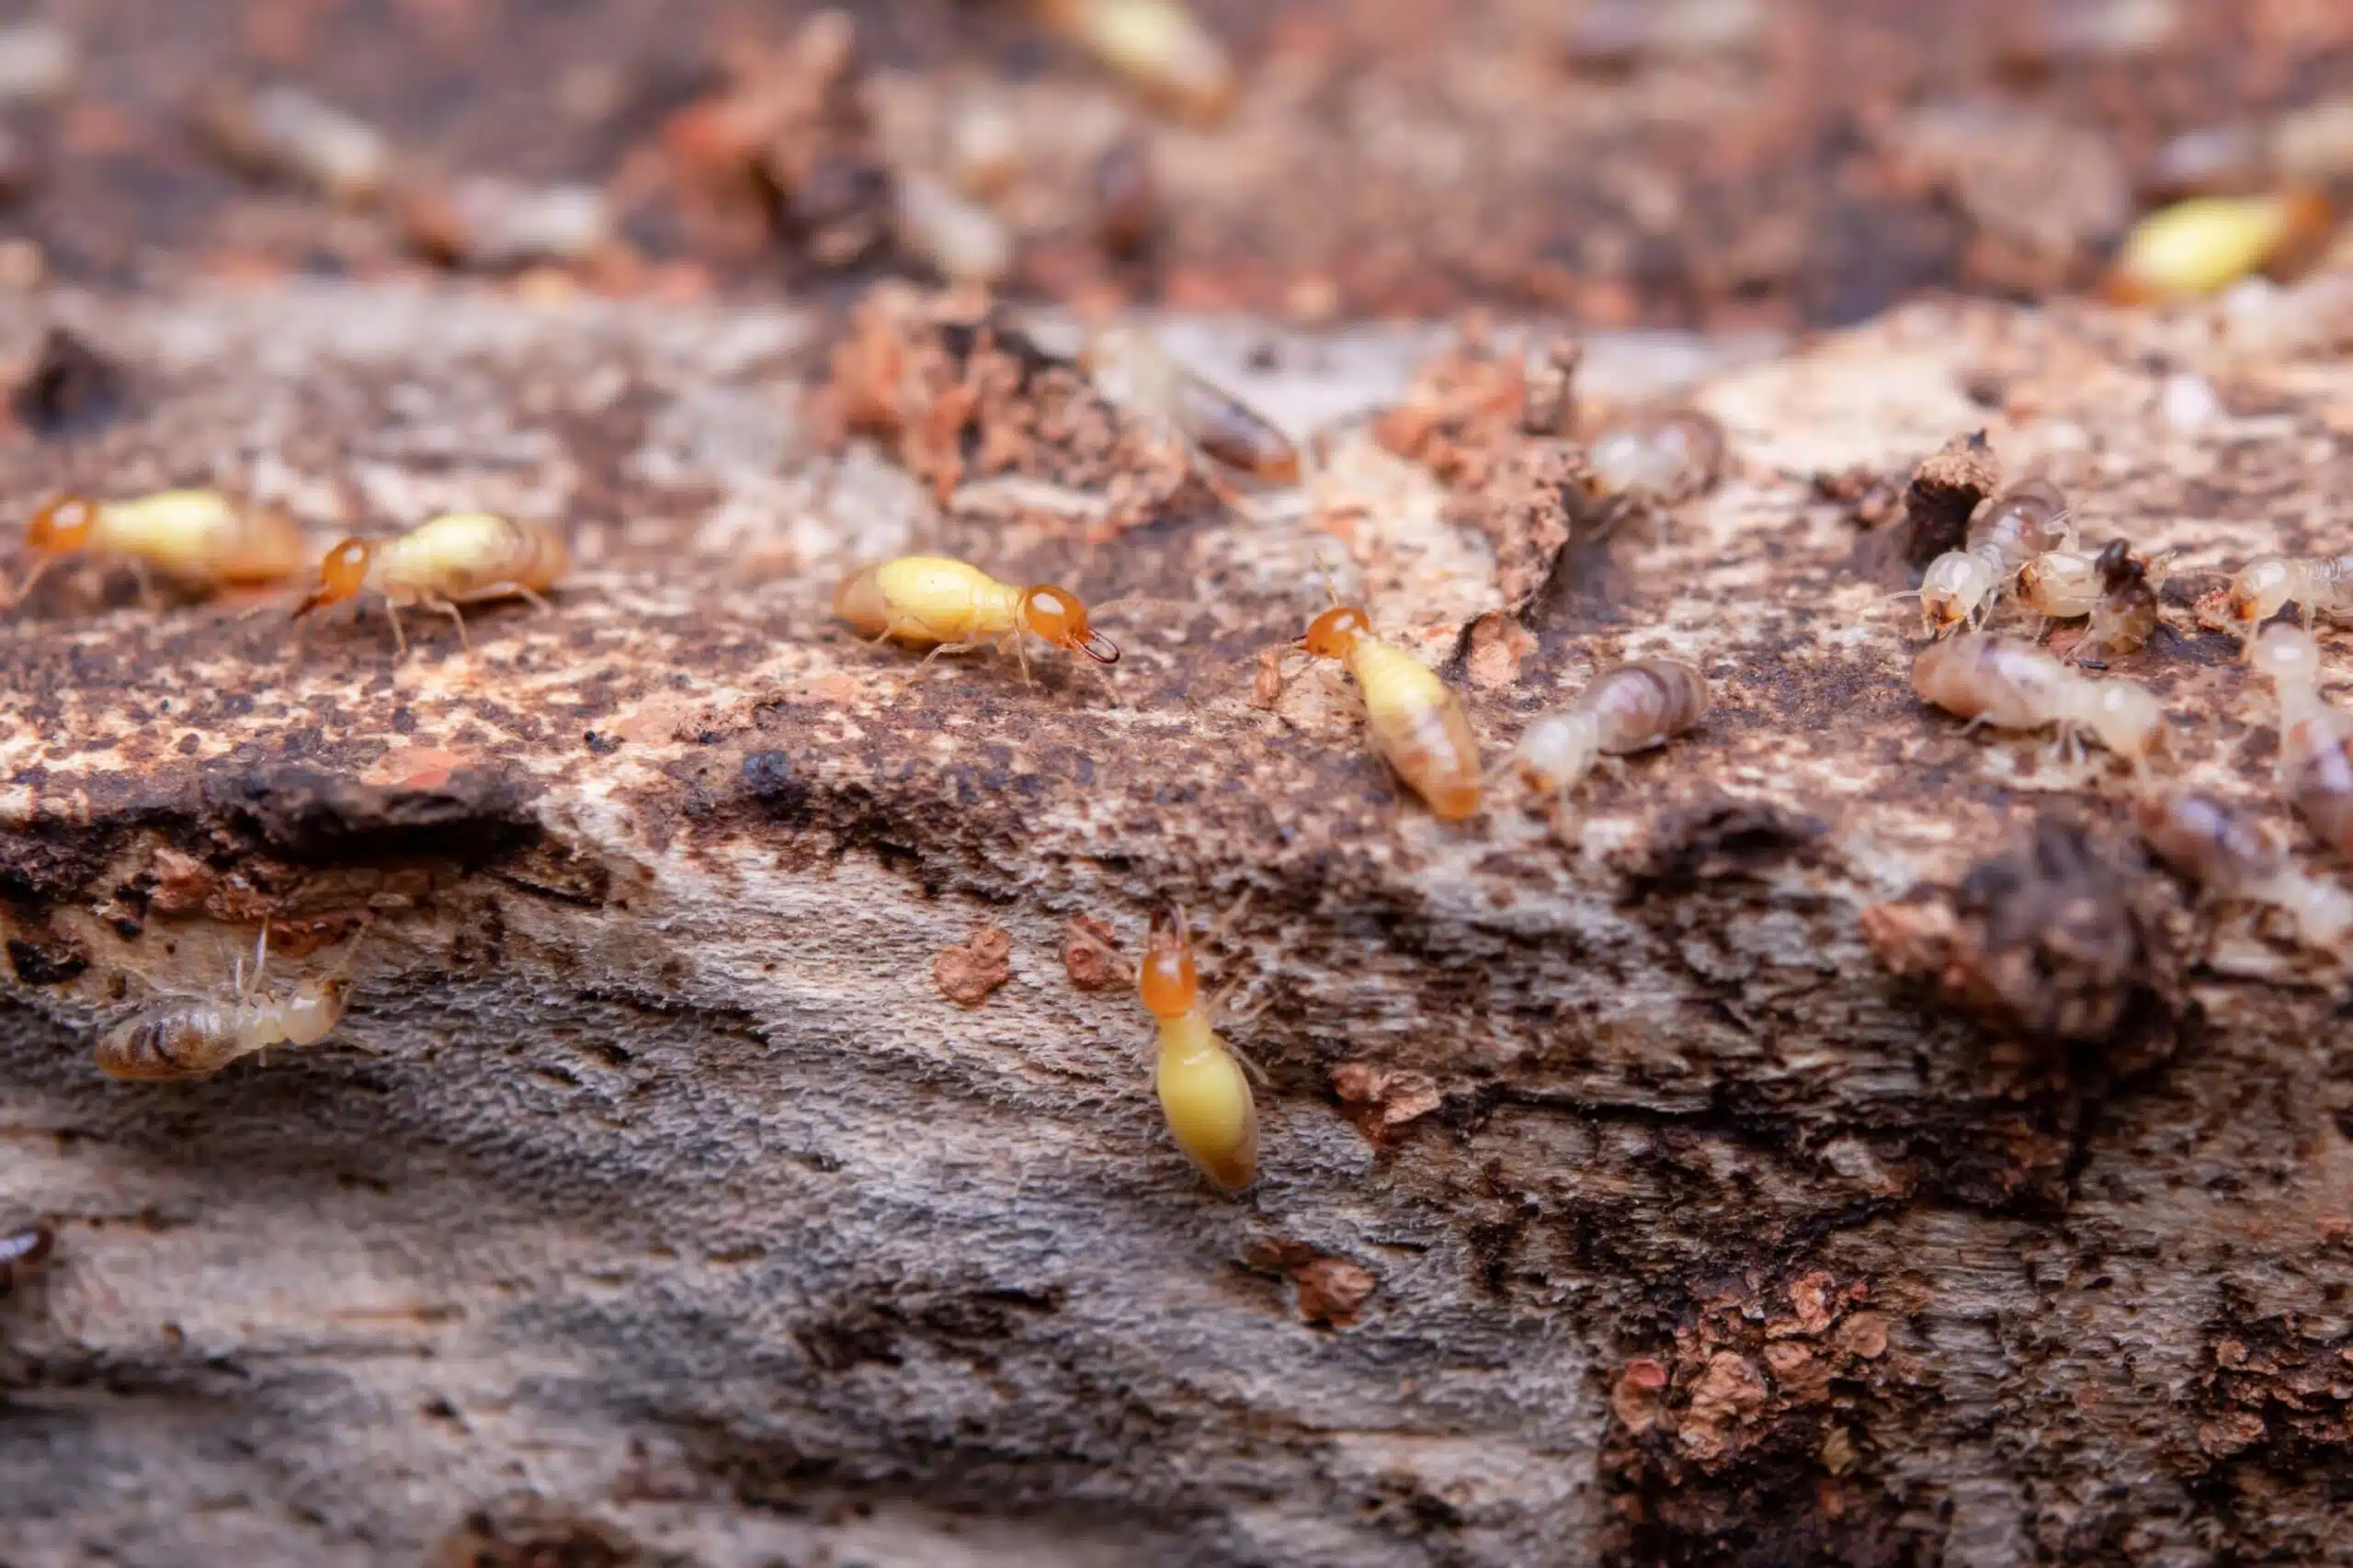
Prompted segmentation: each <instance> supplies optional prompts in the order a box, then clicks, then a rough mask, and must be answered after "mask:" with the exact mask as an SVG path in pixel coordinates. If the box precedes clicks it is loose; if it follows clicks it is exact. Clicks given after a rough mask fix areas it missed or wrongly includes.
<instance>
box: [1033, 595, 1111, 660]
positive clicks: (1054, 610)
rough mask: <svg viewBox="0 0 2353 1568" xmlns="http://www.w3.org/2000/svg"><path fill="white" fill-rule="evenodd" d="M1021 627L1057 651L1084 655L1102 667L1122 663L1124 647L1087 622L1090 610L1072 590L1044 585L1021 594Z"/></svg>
mask: <svg viewBox="0 0 2353 1568" xmlns="http://www.w3.org/2000/svg"><path fill="white" fill-rule="evenodd" d="M1021 626H1022V630H1024V631H1029V632H1032V633H1034V634H1036V635H1037V636H1040V637H1042V638H1044V639H1045V640H1046V641H1047V642H1051V643H1052V644H1053V645H1054V646H1055V647H1057V648H1063V649H1067V650H1068V651H1070V652H1071V653H1084V654H1086V656H1087V657H1088V658H1090V659H1092V660H1094V661H1095V662H1096V663H1097V664H1098V665H1116V664H1118V663H1119V662H1120V645H1119V644H1118V643H1117V642H1112V641H1111V640H1110V639H1109V638H1108V637H1106V636H1104V635H1103V634H1102V633H1101V632H1100V631H1096V630H1095V629H1094V628H1093V627H1091V626H1089V625H1087V623H1086V606H1085V605H1083V604H1081V603H1079V602H1078V596H1077V595H1076V594H1074V593H1072V592H1071V591H1070V590H1069V589H1068V588H1058V587H1056V586H1054V585H1052V584H1051V583H1040V584H1038V585H1035V586H1034V587H1029V588H1025V589H1023V590H1022V592H1021Z"/></svg>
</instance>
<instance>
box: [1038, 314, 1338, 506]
mask: <svg viewBox="0 0 2353 1568" xmlns="http://www.w3.org/2000/svg"><path fill="white" fill-rule="evenodd" d="M1082 358H1083V361H1084V363H1085V364H1086V367H1087V368H1088V369H1091V370H1093V371H1095V372H1096V373H1097V374H1098V375H1100V374H1104V373H1106V372H1109V373H1111V374H1112V375H1113V376H1114V377H1115V379H1116V380H1117V381H1118V382H1119V383H1120V387H1119V390H1120V393H1121V394H1122V395H1124V397H1125V398H1126V400H1127V401H1128V402H1129V403H1132V404H1133V405H1134V406H1135V407H1137V408H1139V409H1142V411H1144V412H1146V413H1149V414H1152V415H1155V416H1157V417H1159V418H1161V419H1165V420H1166V421H1167V422H1168V425H1169V426H1170V427H1171V428H1173V429H1175V430H1176V432H1177V434H1178V435H1180V436H1182V437H1184V438H1185V440H1186V443H1187V444H1188V446H1190V447H1192V448H1193V449H1195V450H1197V451H1199V452H1200V453H1201V454H1203V455H1204V456H1206V457H1208V458H1210V459H1211V460H1213V461H1215V462H1217V463H1219V464H1221V465H1222V466H1223V467H1225V468H1228V469H1231V470H1233V472H1236V473H1240V474H1244V475H1246V476H1247V477H1249V478H1251V479H1253V480H1256V481H1257V482H1258V483H1262V484H1296V483H1299V480H1300V475H1301V472H1302V469H1301V464H1300V457H1299V446H1298V444H1297V443H1296V442H1294V441H1293V440H1292V439H1291V438H1290V437H1289V436H1286V435H1284V434H1283V433H1282V431H1281V430H1279V429H1278V428H1277V427H1276V426H1275V424H1274V422H1273V421H1272V420H1270V419H1268V418H1267V416H1266V415H1263V414H1260V413H1259V412H1258V411H1257V410H1256V409H1254V408H1252V407H1251V406H1250V405H1249V404H1248V403H1244V402H1243V401H1242V400H1241V399H1240V398H1238V397H1236V396H1234V395H1233V393H1232V392H1227V391H1226V390H1225V389H1224V388H1222V387H1220V386H1218V385H1217V384H1216V383H1215V382H1213V381H1210V380H1209V379H1208V378H1207V377H1205V376H1200V375H1197V374H1195V373H1194V372H1193V371H1191V370H1188V369H1186V368H1185V367H1184V366H1182V365H1179V364H1178V363H1177V362H1176V360H1175V359H1173V358H1170V357H1169V354H1168V351H1167V350H1166V349H1165V348H1163V347H1161V346H1160V343H1159V340H1158V339H1156V338H1154V336H1153V335H1151V334H1150V333H1147V332H1144V331H1143V330H1142V329H1141V328H1134V327H1124V328H1118V329H1115V330H1112V331H1108V332H1100V333H1097V334H1096V335H1095V336H1094V337H1093V338H1092V339H1091V340H1089V342H1088V344H1087V346H1086V353H1085V355H1084V356H1083V357H1082Z"/></svg>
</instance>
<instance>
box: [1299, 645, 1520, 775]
mask: <svg viewBox="0 0 2353 1568" xmlns="http://www.w3.org/2000/svg"><path fill="white" fill-rule="evenodd" d="M1298 645H1299V646H1300V647H1302V648H1303V649H1305V650H1306V651H1307V653H1309V654H1310V655H1311V656H1313V657H1315V658H1319V659H1337V660H1338V661H1340V665H1341V667H1342V668H1344V669H1346V670H1347V672H1348V674H1350V675H1352V676H1355V677H1356V682H1357V686H1358V689H1359V690H1361V691H1362V692H1363V693H1364V707H1365V722H1366V727H1367V728H1368V729H1370V731H1371V733H1372V744H1373V746H1374V749H1376V750H1378V751H1379V752H1380V753H1381V757H1382V758H1383V760H1385V761H1386V762H1387V763H1388V764H1389V766H1390V767H1393V768H1395V769H1396V770H1397V776H1398V777H1399V778H1403V779H1404V781H1405V782H1406V783H1407V784H1408V785H1410V786H1411V787H1412V788H1413V790H1414V791H1415V793H1416V794H1418V795H1420V796H1421V798H1422V799H1423V800H1425V801H1428V802H1429V808H1430V810H1431V811H1432V812H1435V813H1436V814H1437V815H1438V816H1439V817H1440V818H1442V819H1444V820H1446V821H1448V822H1460V821H1461V820H1462V819H1463V818H1465V817H1471V816H1475V815H1477V814H1478V811H1479V743H1478V740H1477V739H1476V737H1474V736H1473V735H1472V733H1471V721H1470V720H1469V719H1468V718H1466V717H1464V715H1463V712H1462V701H1461V699H1460V698H1458V697H1456V696H1455V695H1454V693H1453V692H1452V691H1450V690H1449V689H1448V687H1447V685H1446V683H1445V682H1444V681H1442V680H1440V679H1438V676H1436V675H1434V674H1432V673H1431V671H1430V670H1429V668H1428V667H1427V665H1424V664H1423V663H1422V662H1421V661H1420V660H1419V659H1416V658H1415V657H1414V655H1413V654H1411V653H1407V652H1405V650H1404V649H1403V648H1400V647H1397V646H1396V645H1394V644H1393V643H1389V642H1382V641H1381V639H1380V638H1378V637H1375V636H1374V635H1373V634H1372V619H1371V618H1370V616H1368V615H1367V614H1365V612H1364V609H1363V608H1362V607H1361V606H1358V605H1335V606H1333V607H1332V608H1330V609H1327V610H1325V611H1324V613H1323V614H1321V615H1319V616H1317V617H1316V618H1315V619H1314V620H1313V621H1312V622H1310V623H1309V625H1308V628H1307V634H1306V635H1305V636H1303V637H1302V638H1301V639H1300V640H1299V644H1298Z"/></svg>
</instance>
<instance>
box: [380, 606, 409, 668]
mask: <svg viewBox="0 0 2353 1568" xmlns="http://www.w3.org/2000/svg"><path fill="white" fill-rule="evenodd" d="M384 619H386V620H389V621H391V622H392V657H393V658H395V659H404V658H406V657H407V656H408V633H406V632H404V631H402V630H401V612H400V607H399V606H397V605H395V604H393V603H392V600H391V599H389V598H388V599H386V600H385V601H384Z"/></svg>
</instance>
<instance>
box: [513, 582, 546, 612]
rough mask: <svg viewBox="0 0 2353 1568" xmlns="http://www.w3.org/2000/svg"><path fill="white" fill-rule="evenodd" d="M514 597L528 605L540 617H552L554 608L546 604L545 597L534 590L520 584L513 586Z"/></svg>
mask: <svg viewBox="0 0 2353 1568" xmlns="http://www.w3.org/2000/svg"><path fill="white" fill-rule="evenodd" d="M515 597H517V598H519V599H521V600H522V601H523V602H524V603H525V604H528V605H529V606H530V607H531V608H533V609H535V610H537V611H539V612H540V614H541V615H553V614H554V613H555V606H553V605H551V604H550V603H548V601H547V597H546V596H545V595H543V594H540V592H539V591H538V590H536V589H533V588H527V587H525V586H524V585H522V584H520V583H517V584H516V585H515Z"/></svg>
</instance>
